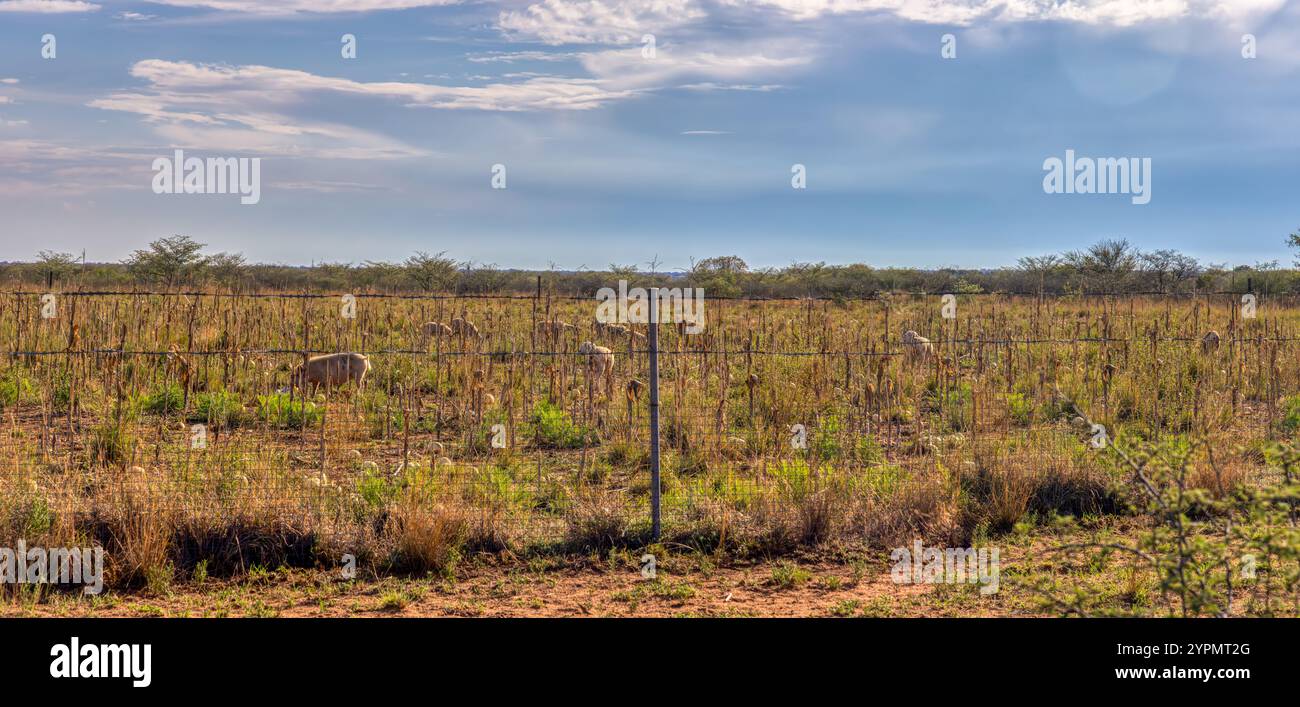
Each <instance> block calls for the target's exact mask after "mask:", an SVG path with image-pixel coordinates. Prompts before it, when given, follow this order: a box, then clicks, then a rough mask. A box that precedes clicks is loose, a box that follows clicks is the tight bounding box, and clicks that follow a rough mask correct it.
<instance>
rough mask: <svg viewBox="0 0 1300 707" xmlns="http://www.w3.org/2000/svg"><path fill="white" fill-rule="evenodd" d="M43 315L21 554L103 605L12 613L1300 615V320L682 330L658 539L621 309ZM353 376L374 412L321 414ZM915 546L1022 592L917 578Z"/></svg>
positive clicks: (66, 308)
mask: <svg viewBox="0 0 1300 707" xmlns="http://www.w3.org/2000/svg"><path fill="white" fill-rule="evenodd" d="M44 304H45V303H44V302H43V300H42V297H41V293H38V292H32V293H20V294H15V293H10V294H5V295H3V296H0V334H2V335H3V337H4V341H5V342H6V347H7V349H8V351H7V352H6V353H7V355H6V356H5V357H4V358H3V360H2V361H0V406H3V420H2V421H0V447H3V450H4V452H3V461H2V462H0V463H2V464H3V467H2V468H0V523H2V524H3V525H0V533H2V534H3V537H0V540H5V541H7V542H6V543H5V544H6V546H8V547H13V546H14V544H15V543H16V542H17V541H18V540H19V539H22V540H23V541H24V542H25V543H26V545H27V546H45V547H86V546H89V545H101V546H102V547H103V548H104V551H105V562H106V585H107V587H106V590H105V591H104V593H103V594H101V595H99V596H93V597H92V596H83V595H82V594H81V592H80V588H78V587H53V588H52V587H50V586H47V585H46V586H43V585H10V586H8V587H6V588H5V592H6V593H5V597H4V600H3V603H0V607H2V608H0V611H3V612H4V613H6V614H16V615H95V616H118V615H127V616H139V615H165V616H248V615H251V616H270V615H283V616H355V615H433V616H442V615H452V616H533V615H562V616H610V615H612V616H643V615H651V616H935V615H945V616H948V615H951V616H990V615H996V616H1001V615H1010V616H1022V615H1111V614H1125V615H1169V614H1173V615H1251V616H1257V615H1295V614H1296V613H1297V612H1300V603H1298V602H1300V590H1298V589H1297V587H1296V582H1297V572H1298V570H1300V563H1298V562H1297V556H1296V548H1297V547H1300V544H1298V543H1297V530H1296V525H1295V519H1296V512H1297V509H1296V503H1297V501H1298V500H1300V483H1298V482H1297V480H1296V474H1297V472H1300V451H1297V447H1296V441H1297V429H1300V367H1298V366H1297V365H1296V363H1297V361H1298V360H1300V340H1298V339H1297V331H1298V330H1300V329H1298V327H1300V303H1298V302H1297V301H1296V300H1295V299H1294V298H1284V297H1260V298H1259V300H1258V302H1257V303H1255V309H1254V310H1253V311H1250V310H1248V309H1243V303H1242V298H1241V295H1239V294H1238V295H1223V294H1217V295H1201V296H1179V297H1174V296H1142V295H1133V296H1129V295H1123V296H1054V297H1033V296H1010V295H994V294H972V295H961V296H958V297H957V298H956V299H955V301H952V302H949V304H950V305H951V309H949V310H948V313H951V314H953V316H952V317H951V318H946V317H944V316H943V315H944V309H945V307H944V305H945V301H944V300H942V299H941V298H940V297H939V296H938V295H933V296H921V295H892V296H890V295H881V296H878V297H873V298H870V299H862V300H834V301H832V300H812V299H809V300H727V299H717V298H708V299H707V301H706V309H705V326H704V328H703V330H702V331H701V332H700V333H697V334H690V333H688V332H687V331H686V330H685V329H684V328H683V327H680V326H676V325H670V324H665V325H662V326H660V327H659V349H660V353H659V368H660V376H661V381H660V426H661V432H660V440H661V445H662V458H661V466H662V481H661V490H662V517H663V532H662V534H661V536H660V538H659V539H657V540H656V539H654V538H653V537H652V533H651V524H650V518H651V501H650V499H651V484H650V456H649V449H650V434H649V394H648V391H647V383H648V380H649V377H648V364H649V356H648V352H647V341H646V339H645V336H644V335H645V334H646V333H647V332H646V326H645V325H642V324H627V325H621V326H614V327H610V326H604V325H599V324H597V323H596V322H595V321H594V313H595V311H596V301H595V299H594V298H591V297H576V296H574V297H569V296H552V295H549V294H547V293H546V292H544V291H543V292H541V293H540V294H538V295H536V296H532V295H519V294H502V295H499V296H479V297H456V296H451V295H446V296H418V297H417V296H367V295H365V294H360V293H359V294H358V296H357V297H356V299H355V302H354V303H351V302H349V301H344V300H343V299H341V298H340V297H339V296H337V295H312V296H303V295H302V294H301V293H261V294H258V295H256V296H254V295H247V294H245V295H234V294H230V293H224V292H218V291H212V292H188V293H172V294H126V293H111V292H110V293H104V292H100V293H77V292H67V293H62V294H58V293H56V305H57V309H56V312H55V313H54V316H48V315H49V314H50V312H49V310H48V309H46V310H44V311H43V306H44ZM353 306H354V308H353V309H349V307H353ZM348 315H354V316H348ZM1252 315H1253V316H1252ZM427 323H435V324H439V325H446V326H445V328H444V327H443V326H426V324H427ZM909 331H914V332H916V333H917V334H919V336H921V337H925V338H926V339H928V341H929V344H928V346H927V345H924V344H918V343H917V341H916V340H912V339H909V338H907V337H906V336H905V334H906V332H909ZM1210 332H1214V334H1215V336H1214V337H1212V338H1211V337H1207V334H1209V333H1210ZM588 341H590V342H593V343H594V344H596V345H598V346H602V347H606V348H608V349H609V351H610V352H611V354H612V359H613V360H612V366H610V369H609V370H608V372H606V371H605V370H603V365H604V364H603V363H602V362H603V361H604V360H605V359H603V358H600V357H599V354H597V355H596V356H592V355H589V354H587V353H586V352H585V351H583V352H580V348H582V345H583V343H584V342H588ZM597 351H599V350H597ZM333 352H356V353H361V354H365V355H366V356H367V357H368V360H369V363H370V369H369V371H368V373H367V375H366V377H365V380H364V383H363V384H362V385H361V386H357V385H356V384H355V383H353V382H347V383H346V384H343V385H339V386H327V387H325V388H322V389H320V390H313V389H312V388H311V386H294V385H291V378H292V371H293V367H295V366H297V365H298V364H300V363H302V362H303V360H304V358H305V357H306V356H307V355H308V354H313V355H314V354H324V353H333ZM196 426H201V427H196ZM916 541H920V542H921V543H923V545H924V546H925V547H927V548H996V549H998V551H999V553H1000V577H999V580H998V588H997V591H996V592H991V593H985V592H981V591H980V589H981V586H982V585H980V584H977V583H972V582H959V583H952V582H938V583H928V582H921V583H915V582H911V581H901V582H900V581H898V576H897V572H896V571H895V568H894V565H895V560H896V558H895V557H894V555H893V553H894V550H895V549H896V548H911V547H913V545H914V543H915V542H916ZM647 555H650V556H653V557H654V560H653V563H652V568H653V572H651V571H650V569H651V567H648V566H647V560H646V559H645V558H646V556H647ZM650 575H653V576H650ZM908 576H910V575H908Z"/></svg>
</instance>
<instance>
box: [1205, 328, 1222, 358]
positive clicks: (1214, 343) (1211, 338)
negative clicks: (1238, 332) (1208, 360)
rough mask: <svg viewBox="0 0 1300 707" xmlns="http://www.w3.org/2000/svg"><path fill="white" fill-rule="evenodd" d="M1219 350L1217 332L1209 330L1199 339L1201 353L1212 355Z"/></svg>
mask: <svg viewBox="0 0 1300 707" xmlns="http://www.w3.org/2000/svg"><path fill="white" fill-rule="evenodd" d="M1218 350H1219V332H1217V331H1214V330H1213V329H1211V330H1210V331H1208V332H1206V333H1205V336H1203V337H1201V353H1203V354H1212V353H1214V352H1215V351H1218Z"/></svg>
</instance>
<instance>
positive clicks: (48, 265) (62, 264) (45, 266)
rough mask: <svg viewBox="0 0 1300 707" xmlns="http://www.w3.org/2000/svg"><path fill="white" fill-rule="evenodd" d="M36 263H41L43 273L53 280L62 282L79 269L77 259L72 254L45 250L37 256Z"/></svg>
mask: <svg viewBox="0 0 1300 707" xmlns="http://www.w3.org/2000/svg"><path fill="white" fill-rule="evenodd" d="M36 262H38V263H40V270H41V272H42V273H45V274H46V276H47V277H48V278H50V279H51V280H61V279H63V277H64V276H65V275H69V274H71V273H73V272H74V271H75V270H76V269H77V257H76V256H74V255H73V254H72V253H56V252H54V251H52V250H43V251H41V252H39V253H37V254H36Z"/></svg>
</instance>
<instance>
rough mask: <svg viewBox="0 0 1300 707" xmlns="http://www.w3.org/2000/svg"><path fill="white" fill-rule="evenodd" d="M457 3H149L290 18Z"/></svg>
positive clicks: (361, 0) (396, 0)
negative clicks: (292, 16)
mask: <svg viewBox="0 0 1300 707" xmlns="http://www.w3.org/2000/svg"><path fill="white" fill-rule="evenodd" d="M459 1H460V0H275V1H274V2H267V1H266V0H151V2H154V3H157V4H160V5H171V6H173V7H191V8H201V9H209V10H221V11H223V12H238V13H244V14H250V15H293V14H299V13H319V14H326V13H342V12H374V11H376V10H409V9H411V8H416V7H434V6H438V5H454V4H457V3H458V2H459Z"/></svg>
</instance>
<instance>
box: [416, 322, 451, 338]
mask: <svg viewBox="0 0 1300 707" xmlns="http://www.w3.org/2000/svg"><path fill="white" fill-rule="evenodd" d="M420 333H421V334H423V335H424V338H426V339H427V338H429V337H431V336H451V335H452V333H453V332H452V330H451V327H449V326H447V325H446V324H443V323H442V322H425V323H423V324H421V325H420Z"/></svg>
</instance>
